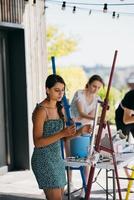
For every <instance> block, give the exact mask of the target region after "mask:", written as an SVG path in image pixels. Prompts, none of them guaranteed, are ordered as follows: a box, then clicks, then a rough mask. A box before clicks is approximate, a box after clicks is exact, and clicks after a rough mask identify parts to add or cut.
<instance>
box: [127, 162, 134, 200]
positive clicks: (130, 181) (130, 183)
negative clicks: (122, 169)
mask: <svg viewBox="0 0 134 200" xmlns="http://www.w3.org/2000/svg"><path fill="white" fill-rule="evenodd" d="M130 178H134V166H133V167H132V173H131V176H130ZM132 184H133V180H129V182H128V186H127V193H126V198H125V200H128V199H129V194H130V190H131V187H132Z"/></svg>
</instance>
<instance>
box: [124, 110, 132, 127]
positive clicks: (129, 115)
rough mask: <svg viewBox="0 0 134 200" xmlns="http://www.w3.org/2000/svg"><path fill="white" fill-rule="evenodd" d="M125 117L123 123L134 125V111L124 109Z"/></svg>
mask: <svg viewBox="0 0 134 200" xmlns="http://www.w3.org/2000/svg"><path fill="white" fill-rule="evenodd" d="M123 110H124V115H123V122H124V124H126V125H127V124H132V123H134V111H133V110H131V109H128V108H125V107H123Z"/></svg>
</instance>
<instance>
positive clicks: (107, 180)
mask: <svg viewBox="0 0 134 200" xmlns="http://www.w3.org/2000/svg"><path fill="white" fill-rule="evenodd" d="M106 200H108V169H106Z"/></svg>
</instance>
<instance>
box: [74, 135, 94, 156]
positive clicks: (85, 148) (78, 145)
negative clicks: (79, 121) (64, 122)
mask: <svg viewBox="0 0 134 200" xmlns="http://www.w3.org/2000/svg"><path fill="white" fill-rule="evenodd" d="M90 143H91V136H90V135H83V136H78V137H75V138H73V139H71V140H70V153H71V156H73V157H78V158H87V157H88V154H89V148H90Z"/></svg>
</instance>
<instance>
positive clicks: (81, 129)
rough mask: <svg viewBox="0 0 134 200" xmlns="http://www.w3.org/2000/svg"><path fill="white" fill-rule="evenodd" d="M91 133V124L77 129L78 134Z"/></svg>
mask: <svg viewBox="0 0 134 200" xmlns="http://www.w3.org/2000/svg"><path fill="white" fill-rule="evenodd" d="M92 131H93V128H92V126H91V124H86V125H84V126H82V127H81V128H80V129H79V132H81V133H82V134H84V133H86V134H87V133H90V134H91V133H92Z"/></svg>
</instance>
